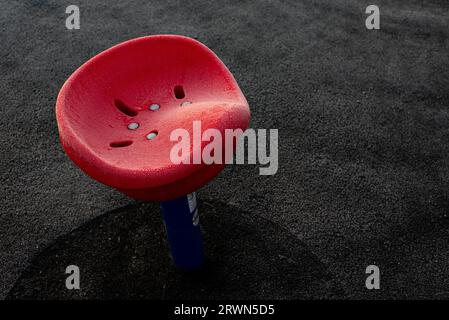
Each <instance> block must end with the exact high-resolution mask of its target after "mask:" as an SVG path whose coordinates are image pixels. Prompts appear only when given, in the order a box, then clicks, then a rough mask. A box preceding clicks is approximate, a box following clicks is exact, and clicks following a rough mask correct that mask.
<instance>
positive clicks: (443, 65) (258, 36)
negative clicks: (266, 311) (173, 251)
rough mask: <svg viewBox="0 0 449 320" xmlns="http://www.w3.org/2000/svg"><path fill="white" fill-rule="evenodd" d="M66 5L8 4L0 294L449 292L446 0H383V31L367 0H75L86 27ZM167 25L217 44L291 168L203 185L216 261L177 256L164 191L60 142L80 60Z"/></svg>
mask: <svg viewBox="0 0 449 320" xmlns="http://www.w3.org/2000/svg"><path fill="white" fill-rule="evenodd" d="M114 3H115V2H114ZM69 4H72V2H70V3H69V2H64V1H21V2H20V3H19V2H12V1H0V35H1V36H0V37H1V38H0V39H1V45H0V57H1V60H0V74H1V77H0V97H1V99H2V103H1V104H0V110H1V117H0V130H1V135H0V139H1V140H0V154H1V157H0V159H1V160H0V170H1V177H0V178H1V183H0V188H1V189H0V194H1V196H2V203H1V214H0V235H1V237H0V275H1V276H0V298H5V297H10V298H20V297H27V298H30V297H35V298H48V297H51V298H67V297H74V298H110V297H124V298H128V297H151V298H159V297H165V298H173V297H186V298H197V297H198V298H208V297H211V298H214V297H217V298H219V297H225V298H229V297H231V298H239V297H242V298H245V297H250V298H264V297H266V298H320V297H323V298H449V245H448V239H449V216H448V210H449V192H448V190H449V157H448V149H449V113H448V107H449V90H448V89H449V50H448V49H449V40H448V35H449V14H448V12H449V10H448V9H449V4H448V3H447V1H446V0H442V1H436V0H432V1H426V3H425V4H422V3H421V1H385V0H382V1H380V0H379V1H376V2H375V4H376V5H378V6H379V7H380V9H381V30H379V31H368V30H366V28H365V27H364V19H365V14H364V9H365V7H366V6H367V5H368V4H371V3H365V2H363V1H360V2H358V1H321V0H318V1H311V0H310V1H304V0H290V1H279V2H275V1H226V0H224V1H217V2H210V1H208V2H207V4H202V3H201V2H199V1H182V2H181V1H166V0H161V1H122V2H120V3H119V2H117V3H115V4H112V2H110V1H76V3H73V4H78V5H79V6H80V9H81V30H77V31H69V30H67V29H66V28H65V23H64V21H65V17H66V15H65V7H66V6H67V5H69ZM159 33H174V34H183V35H187V36H190V37H194V38H196V39H198V40H200V41H201V42H203V43H205V44H206V45H207V46H209V47H210V48H211V49H212V50H214V51H215V52H216V53H217V54H218V56H219V57H220V58H221V59H222V60H223V61H224V62H225V63H226V64H227V65H228V67H229V68H230V70H231V71H232V72H233V74H234V76H235V77H236V79H237V81H238V82H239V84H240V85H241V88H242V90H243V91H244V93H245V95H246V97H247V99H248V101H249V103H250V106H251V109H252V127H254V128H278V129H279V136H280V145H279V148H280V150H279V163H280V168H279V171H278V173H277V174H276V175H275V176H259V175H258V169H257V167H256V166H234V167H228V168H227V169H226V170H225V171H224V172H223V173H222V174H221V175H220V176H219V177H218V178H217V179H215V180H214V181H213V182H212V183H210V184H209V185H208V186H206V187H205V188H203V189H202V190H201V191H200V193H199V197H200V199H201V200H202V201H203V205H202V207H201V213H202V221H203V228H204V232H205V235H206V246H207V251H208V256H209V261H208V263H207V264H206V266H205V269H204V270H203V273H201V274H200V275H198V274H196V275H195V274H192V275H185V274H179V273H177V272H175V271H174V270H173V269H172V268H171V267H170V265H169V260H168V258H167V255H166V247H165V246H166V244H165V242H164V240H163V237H162V229H161V227H162V225H161V222H160V220H159V216H158V215H159V213H158V209H157V206H156V205H155V204H141V203H136V202H134V201H132V200H129V199H127V198H126V197H124V196H122V195H121V194H119V193H118V192H116V191H114V190H112V189H109V188H107V187H105V186H102V185H99V184H98V183H96V182H94V181H92V180H90V179H89V178H88V177H86V176H84V175H83V174H82V173H81V172H80V171H79V170H78V169H77V168H76V167H75V166H74V165H73V164H72V163H71V162H70V161H69V159H68V158H67V157H66V156H65V154H64V153H63V151H62V150H61V147H60V145H59V142H58V136H57V128H56V122H55V116H54V105H55V99H56V96H57V93H58V91H59V88H60V87H61V85H62V84H63V82H64V80H65V79H66V78H67V77H68V76H69V75H70V74H71V72H73V71H74V70H75V69H76V68H77V67H78V66H79V65H81V64H82V63H83V62H84V61H85V60H87V59H88V58H90V57H91V56H93V55H95V54H96V53H98V52H100V51H102V50H104V49H106V48H108V47H110V46H112V45H114V44H116V43H118V42H121V41H124V40H128V39H131V38H135V37H138V36H143V35H150V34H159ZM68 264H77V265H78V266H80V268H81V272H82V278H81V286H82V289H81V290H80V291H79V292H75V293H74V292H67V291H66V290H65V289H64V276H65V275H64V269H65V267H66V266H67V265H68ZM369 264H376V265H378V266H379V267H380V269H381V273H382V278H381V287H382V289H381V290H379V291H376V292H372V291H368V290H366V289H365V288H364V281H365V277H366V276H365V274H364V270H365V268H366V266H367V265H369ZM8 294H9V295H8Z"/></svg>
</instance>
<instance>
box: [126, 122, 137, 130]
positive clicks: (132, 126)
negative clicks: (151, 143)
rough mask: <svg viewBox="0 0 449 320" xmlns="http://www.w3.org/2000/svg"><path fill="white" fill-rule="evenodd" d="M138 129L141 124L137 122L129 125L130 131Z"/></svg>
mask: <svg viewBox="0 0 449 320" xmlns="http://www.w3.org/2000/svg"><path fill="white" fill-rule="evenodd" d="M138 128H139V124H138V123H137V122H131V123H130V124H128V129H129V130H137V129H138Z"/></svg>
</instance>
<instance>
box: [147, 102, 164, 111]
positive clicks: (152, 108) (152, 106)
mask: <svg viewBox="0 0 449 320" xmlns="http://www.w3.org/2000/svg"><path fill="white" fill-rule="evenodd" d="M160 107H161V106H160V105H158V104H157V103H153V104H152V105H151V106H149V107H148V109H150V110H151V111H156V110H159V108H160Z"/></svg>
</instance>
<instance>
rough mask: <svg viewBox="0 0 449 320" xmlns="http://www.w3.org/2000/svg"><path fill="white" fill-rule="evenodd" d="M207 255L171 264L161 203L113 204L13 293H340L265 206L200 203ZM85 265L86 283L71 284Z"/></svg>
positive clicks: (38, 264)
mask: <svg viewBox="0 0 449 320" xmlns="http://www.w3.org/2000/svg"><path fill="white" fill-rule="evenodd" d="M200 216H201V219H200V223H201V225H202V229H203V234H204V241H205V251H206V253H205V254H206V257H207V258H206V259H207V261H206V262H205V265H204V267H203V268H202V269H201V270H198V271H196V272H190V273H185V272H181V271H179V270H176V269H174V268H173V267H172V265H171V261H170V258H169V255H168V248H167V244H166V242H165V231H164V226H163V223H162V219H161V216H160V213H159V206H158V205H157V204H156V203H134V204H132V205H128V206H126V207H123V208H119V209H116V210H113V211H110V212H108V213H106V214H104V215H102V216H100V217H98V218H96V219H94V220H92V221H90V222H89V223H86V224H84V225H83V226H81V227H80V228H78V229H76V230H74V231H73V232H71V233H70V234H68V235H66V236H63V237H61V238H59V239H57V240H56V241H55V242H54V243H53V244H52V245H51V246H49V247H48V248H46V249H45V250H44V251H42V252H41V253H39V254H38V255H37V256H36V257H35V258H34V259H33V261H32V262H31V264H30V266H29V267H28V268H27V269H26V270H25V271H24V272H23V273H22V275H21V277H20V278H19V279H18V280H17V281H16V283H15V285H14V287H13V288H12V289H11V291H10V292H9V294H8V296H7V299H311V298H332V297H335V296H339V295H341V289H339V286H338V284H336V282H335V281H334V280H333V279H332V277H331V276H330V275H329V273H328V272H327V269H326V266H325V265H323V263H321V262H320V261H319V260H318V259H317V258H316V257H315V256H314V255H313V254H312V253H311V252H310V251H309V250H307V249H306V247H305V246H304V245H303V244H302V243H301V242H300V241H299V240H298V239H297V238H296V237H294V236H293V235H292V234H289V233H288V232H287V231H286V230H284V229H281V228H279V227H278V226H277V225H275V224H273V223H272V222H270V221H267V220H265V219H262V218H260V216H259V215H258V214H250V213H248V212H245V211H242V210H239V209H237V208H235V207H231V206H229V205H228V204H225V203H221V202H216V201H208V202H207V201H204V202H203V203H202V204H200ZM69 265H76V266H78V267H79V269H80V287H81V288H80V289H79V290H68V289H67V288H66V286H65V280H66V277H68V276H69V275H68V274H65V270H66V267H67V266H69Z"/></svg>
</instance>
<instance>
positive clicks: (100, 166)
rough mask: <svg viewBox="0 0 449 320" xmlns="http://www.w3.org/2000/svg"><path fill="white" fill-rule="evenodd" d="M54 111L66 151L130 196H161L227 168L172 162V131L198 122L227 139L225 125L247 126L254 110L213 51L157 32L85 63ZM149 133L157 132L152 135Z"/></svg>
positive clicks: (182, 190)
mask: <svg viewBox="0 0 449 320" xmlns="http://www.w3.org/2000/svg"><path fill="white" fill-rule="evenodd" d="M189 103H190V104H189ZM152 105H155V106H153V107H150V106H152ZM56 115H57V121H58V127H59V135H60V139H61V143H62V145H63V147H64V150H65V151H66V152H67V154H68V155H69V157H70V158H71V159H72V160H73V161H74V162H75V163H76V164H77V165H78V166H79V167H80V168H81V169H82V170H83V171H84V172H86V173H87V174H88V175H89V176H91V177H92V178H94V179H96V180H98V181H100V182H102V183H104V184H106V185H109V186H111V187H114V188H116V189H118V190H120V191H122V192H123V193H125V194H127V195H129V196H131V197H133V198H136V199H140V200H159V201H162V200H167V199H173V198H176V197H179V196H182V195H185V194H188V193H191V192H193V191H195V190H197V189H198V188H200V187H201V186H203V185H204V184H206V183H207V182H208V181H209V180H211V179H213V177H215V176H216V175H217V174H218V173H219V172H220V171H221V170H222V169H223V167H224V165H223V164H211V165H206V164H204V163H201V164H173V163H172V161H171V160H170V150H171V148H172V147H173V145H174V144H175V143H176V142H173V141H170V133H171V132H172V130H174V129H177V128H184V129H186V130H187V131H188V132H189V133H190V135H191V137H193V132H192V123H193V121H195V120H200V121H201V126H202V131H203V132H204V131H205V130H207V129H208V128H215V129H218V130H220V132H221V133H222V135H223V137H224V130H225V129H236V128H240V129H242V130H245V129H246V128H247V127H248V124H249V115H250V114H249V107H248V104H247V101H246V99H245V97H244V96H243V94H242V92H241V90H240V89H239V87H238V85H237V83H236V81H235V79H234V77H233V76H232V74H231V73H230V72H229V70H228V69H227V68H226V66H225V65H224V64H223V63H222V62H221V61H220V59H219V58H218V57H217V56H216V55H215V54H214V53H213V52H212V51H211V50H210V49H208V48H207V47H206V46H204V45H203V44H201V43H199V42H198V41H196V40H193V39H190V38H187V37H182V36H176V35H158V36H149V37H143V38H138V39H134V40H130V41H127V42H124V43H122V44H119V45H116V46H114V47H112V48H110V49H108V50H106V51H104V52H102V53H100V54H98V55H97V56H95V57H93V58H92V59H90V60H89V61H87V62H86V63H85V64H83V65H82V66H81V67H80V68H79V69H78V70H76V71H75V72H74V73H73V74H72V75H71V76H70V78H69V79H68V80H67V81H66V83H65V84H64V86H63V88H62V89H61V91H60V93H59V96H58V99H57V103H56ZM134 123H137V124H138V125H139V127H138V128H137V129H135V128H134V127H133V125H134ZM128 126H130V128H131V129H130V128H128ZM134 126H135V125H134ZM132 129H134V130H132ZM149 133H155V135H156V134H157V136H156V137H155V138H154V139H152V140H149V139H148V138H147V135H148V134H149ZM155 135H153V136H155ZM205 144H207V142H203V144H202V146H204V145H205ZM192 150H193V149H192V139H191V147H190V152H192Z"/></svg>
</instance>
